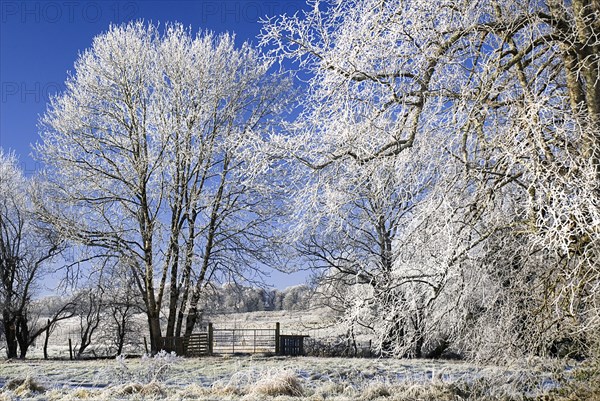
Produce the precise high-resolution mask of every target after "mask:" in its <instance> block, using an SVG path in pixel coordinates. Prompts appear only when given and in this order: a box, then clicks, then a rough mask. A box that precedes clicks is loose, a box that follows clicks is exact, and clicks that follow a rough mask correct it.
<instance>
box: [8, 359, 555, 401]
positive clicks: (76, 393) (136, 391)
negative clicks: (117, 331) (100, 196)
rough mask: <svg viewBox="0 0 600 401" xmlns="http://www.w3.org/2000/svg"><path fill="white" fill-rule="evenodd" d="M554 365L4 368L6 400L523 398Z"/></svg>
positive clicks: (214, 362) (119, 362)
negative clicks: (508, 366)
mask: <svg viewBox="0 0 600 401" xmlns="http://www.w3.org/2000/svg"><path fill="white" fill-rule="evenodd" d="M549 366H550V365H546V364H539V363H538V364H537V366H533V365H528V366H525V365H522V366H512V367H510V368H507V367H498V366H476V365H473V364H470V363H464V362H448V361H430V360H398V359H343V358H312V357H300V358H287V357H261V356H253V357H207V358H195V359H183V358H179V357H175V356H172V355H168V354H162V355H159V356H156V357H147V358H142V359H119V358H117V359H111V360H102V361H100V360H96V361H40V360H30V361H10V362H7V363H3V364H1V365H0V384H2V386H3V389H2V390H1V391H0V400H2V401H4V400H13V399H14V400H17V399H19V400H25V399H31V400H75V399H90V400H130V399H131V400H134V399H135V400H143V399H156V398H160V399H166V400H238V399H240V400H241V399H243V400H265V399H277V400H287V399H290V400H292V399H293V400H307V401H308V400H313V401H316V400H374V399H382V400H384V399H385V400H460V399H473V400H475V399H490V400H491V399H494V400H495V399H498V400H499V399H504V400H511V399H514V400H517V399H523V396H524V395H534V394H541V393H542V392H543V391H545V390H547V389H548V388H549V387H550V386H552V385H553V383H554V382H553V380H554V379H553V377H554V376H553V375H552V373H551V370H552V369H547V368H548V367H549ZM554 368H556V367H554ZM26 379H28V380H26ZM492 396H493V397H495V398H485V397H492ZM500 396H502V397H505V398H499V397H500ZM474 397H475V398H474Z"/></svg>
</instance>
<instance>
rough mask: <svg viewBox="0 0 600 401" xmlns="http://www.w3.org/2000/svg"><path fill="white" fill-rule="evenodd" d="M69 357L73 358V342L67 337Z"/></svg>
mask: <svg viewBox="0 0 600 401" xmlns="http://www.w3.org/2000/svg"><path fill="white" fill-rule="evenodd" d="M69 359H70V360H73V343H72V342H71V339H70V338H69Z"/></svg>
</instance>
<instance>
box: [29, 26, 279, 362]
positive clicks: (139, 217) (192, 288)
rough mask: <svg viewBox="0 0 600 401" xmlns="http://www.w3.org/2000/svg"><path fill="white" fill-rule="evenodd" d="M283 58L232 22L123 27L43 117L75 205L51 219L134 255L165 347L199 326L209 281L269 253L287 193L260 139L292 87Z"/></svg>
mask: <svg viewBox="0 0 600 401" xmlns="http://www.w3.org/2000/svg"><path fill="white" fill-rule="evenodd" d="M270 67H271V63H270V62H268V61H264V60H262V59H261V56H260V54H259V53H258V52H257V51H256V50H253V49H252V48H251V47H250V45H248V44H243V45H242V46H241V47H239V48H238V47H236V46H235V44H234V38H233V37H232V36H230V35H227V34H225V35H221V36H218V37H217V36H215V35H213V34H210V33H206V34H198V35H197V36H193V35H192V33H191V32H190V31H189V30H187V29H184V28H183V27H182V26H181V25H167V26H166V28H165V30H164V32H160V31H159V29H158V27H156V26H154V25H152V24H145V23H142V22H136V23H129V24H126V25H122V26H111V27H110V29H109V30H108V32H106V33H105V34H102V35H99V36H98V37H96V38H95V39H94V43H93V45H92V47H91V48H90V49H89V50H87V51H85V52H83V53H82V54H81V55H80V57H79V59H78V60H77V62H76V64H75V72H74V74H73V75H72V76H71V77H70V78H69V79H68V81H67V82H66V90H65V91H64V92H63V93H62V94H60V95H58V96H57V97H56V98H54V99H53V100H52V102H51V104H50V106H49V108H48V111H47V113H46V114H45V116H44V118H43V119H42V143H41V144H40V145H39V146H38V148H37V151H38V154H39V155H40V157H41V158H42V159H43V160H44V162H45V163H46V165H47V166H48V167H49V172H48V177H49V179H50V180H51V181H52V182H53V184H54V190H55V191H54V195H55V197H54V201H55V202H60V204H61V205H63V207H60V208H58V209H51V208H47V216H48V218H49V221H51V222H52V223H53V224H55V225H56V226H57V227H59V228H60V230H61V231H62V232H64V233H65V234H66V235H67V236H69V237H70V238H73V239H75V240H78V241H80V242H81V243H83V244H85V245H87V246H90V247H91V248H92V249H97V250H99V253H101V254H103V255H108V256H110V257H114V258H116V259H118V263H119V264H121V265H125V266H128V268H129V270H130V273H131V275H132V277H133V279H134V280H135V282H136V286H137V289H138V291H139V294H140V295H141V297H142V298H143V300H144V303H145V311H146V314H147V317H148V325H149V330H150V338H151V344H152V350H153V351H158V349H157V348H158V346H159V339H160V337H161V335H162V334H166V335H167V336H172V335H180V334H182V333H185V334H189V333H190V332H191V331H192V330H193V328H194V325H195V323H196V319H197V315H198V311H197V305H198V302H199V299H200V294H201V291H202V288H203V286H205V285H206V283H207V282H208V281H210V280H211V279H212V278H215V277H216V276H219V275H220V276H227V275H231V276H239V275H240V274H243V271H244V270H245V269H247V268H252V267H253V266H257V265H258V264H261V263H268V262H269V258H270V256H271V255H270V254H269V249H270V247H269V246H268V245H269V240H270V235H271V233H272V232H273V230H272V229H271V228H270V225H271V224H272V223H273V216H274V215H275V214H274V209H273V206H274V203H273V202H272V199H271V198H272V197H269V196H268V194H267V193H266V192H267V191H268V189H269V188H268V186H259V185H255V179H256V177H257V176H259V175H261V174H264V173H266V172H267V171H268V169H269V165H268V162H266V161H265V160H258V159H260V157H258V155H257V154H256V152H254V151H253V146H254V145H255V144H256V143H258V142H260V139H261V137H262V136H263V135H265V134H266V132H267V130H268V129H269V127H270V126H272V124H274V123H275V122H276V118H277V115H278V113H279V112H280V111H281V110H282V109H283V108H284V107H285V105H286V104H287V97H286V96H285V95H286V91H287V89H288V88H289V84H288V82H287V81H286V80H285V79H283V78H282V77H281V76H276V75H272V74H270V73H269V70H270ZM265 163H266V164H265ZM100 250H101V251H100ZM163 306H165V307H166V308H165V309H166V310H167V312H166V313H167V316H166V318H167V319H166V320H167V324H166V327H161V310H162V308H163ZM184 319H185V321H184Z"/></svg>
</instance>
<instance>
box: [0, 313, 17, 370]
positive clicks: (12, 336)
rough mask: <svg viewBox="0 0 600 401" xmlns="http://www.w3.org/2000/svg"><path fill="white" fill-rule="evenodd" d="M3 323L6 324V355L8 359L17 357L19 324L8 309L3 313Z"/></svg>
mask: <svg viewBox="0 0 600 401" xmlns="http://www.w3.org/2000/svg"><path fill="white" fill-rule="evenodd" d="M2 324H3V325H4V336H5V338H6V357H7V358H8V359H12V358H17V356H18V355H17V348H18V342H17V325H16V324H15V319H14V318H13V317H11V316H10V313H9V312H8V311H4V312H3V314H2Z"/></svg>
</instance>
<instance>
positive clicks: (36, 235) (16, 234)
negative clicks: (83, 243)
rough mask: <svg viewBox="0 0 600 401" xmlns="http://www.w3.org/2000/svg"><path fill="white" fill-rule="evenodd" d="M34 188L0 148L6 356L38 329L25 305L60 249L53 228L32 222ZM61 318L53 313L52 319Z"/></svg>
mask: <svg viewBox="0 0 600 401" xmlns="http://www.w3.org/2000/svg"><path fill="white" fill-rule="evenodd" d="M38 189H39V185H38V183H37V182H36V181H35V180H34V179H31V178H26V177H25V176H24V175H23V172H22V171H21V169H20V168H19V164H18V160H17V158H16V157H15V156H14V155H12V154H6V153H4V151H3V150H2V149H1V148H0V309H2V323H1V324H2V326H3V327H2V331H3V333H4V337H5V339H6V352H7V357H8V358H16V357H17V356H19V357H21V358H25V356H26V355H27V350H28V348H29V346H30V345H31V343H32V342H33V341H34V340H35V338H36V337H37V336H39V335H40V334H41V333H43V332H44V330H45V329H44V327H41V328H40V327H34V323H35V322H34V320H35V319H31V317H30V312H31V303H32V301H33V297H34V295H35V292H36V290H38V289H39V284H40V280H41V279H42V277H43V276H44V274H46V273H47V272H48V270H47V267H48V262H50V261H51V260H52V258H53V257H54V256H56V255H57V254H58V253H59V252H60V251H61V250H63V249H64V243H63V241H62V240H61V239H60V238H59V237H58V236H57V235H56V232H55V231H54V230H52V229H51V228H50V227H48V226H47V225H45V224H42V223H40V222H39V221H38V220H37V217H36V211H35V209H34V206H33V203H32V197H33V196H35V193H36V192H37V191H38ZM62 316H63V313H62V311H59V313H58V314H55V315H54V317H53V318H52V323H54V322H55V321H56V320H60V319H61V317H62ZM48 324H50V321H48Z"/></svg>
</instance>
